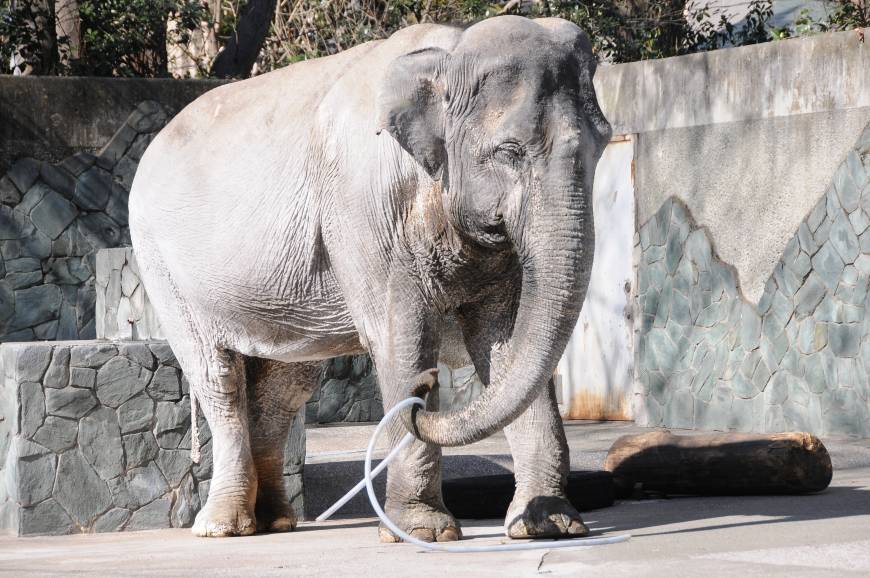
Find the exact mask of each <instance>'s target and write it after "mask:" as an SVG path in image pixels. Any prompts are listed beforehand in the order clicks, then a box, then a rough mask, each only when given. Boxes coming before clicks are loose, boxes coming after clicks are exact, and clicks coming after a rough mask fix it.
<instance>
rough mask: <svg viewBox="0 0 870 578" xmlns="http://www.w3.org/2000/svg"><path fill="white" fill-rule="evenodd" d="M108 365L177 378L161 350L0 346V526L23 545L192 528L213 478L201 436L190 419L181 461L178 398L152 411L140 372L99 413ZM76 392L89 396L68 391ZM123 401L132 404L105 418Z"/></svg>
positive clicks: (291, 459) (186, 414) (300, 440)
mask: <svg viewBox="0 0 870 578" xmlns="http://www.w3.org/2000/svg"><path fill="white" fill-rule="evenodd" d="M128 345H136V346H137V347H135V348H133V349H130V348H128V347H127V346H128ZM115 360H120V362H121V363H122V364H123V365H124V367H126V368H129V367H131V366H136V367H139V368H140V369H142V370H143V371H149V373H150V370H146V369H144V368H143V367H142V366H141V365H139V362H143V363H149V364H153V365H152V367H153V368H154V372H155V373H158V372H161V370H162V372H163V373H167V371H169V370H171V371H172V372H175V371H177V368H176V367H175V365H174V364H177V362H176V361H175V358H174V356H173V355H172V353H171V350H170V349H169V348H168V347H167V346H166V344H165V343H162V342H142V343H138V344H112V343H104V342H103V343H101V342H95V343H85V342H57V343H21V344H18V343H16V344H3V345H2V346H0V362H2V366H0V377H2V381H0V416H2V417H3V419H0V427H4V426H5V424H8V426H5V427H6V430H4V431H5V432H7V433H6V434H5V435H0V464H2V466H3V472H2V475H0V510H2V511H3V512H4V514H3V515H2V516H0V521H2V522H3V523H5V524H6V526H7V527H8V529H10V530H12V531H13V532H15V533H17V534H19V535H32V534H46V533H77V532H107V531H120V530H125V529H126V530H129V529H132V528H139V529H146V528H155V527H169V526H170V525H171V526H174V527H180V526H188V525H190V524H191V523H192V522H193V519H194V517H195V515H196V512H197V511H198V509H199V508H200V506H201V504H202V500H203V499H204V497H205V496H206V495H207V492H208V486H209V483H208V482H209V479H210V477H211V473H212V465H211V464H212V457H211V441H210V432H209V430H208V427H207V426H206V424H205V422H204V421H202V416H200V419H201V421H200V427H201V439H202V440H203V442H204V443H203V445H202V452H203V453H202V459H201V461H200V463H199V464H197V465H195V466H194V465H193V464H191V461H190V456H189V453H188V448H189V447H190V409H189V403H190V400H189V397H187V396H186V395H185V396H181V397H178V399H175V400H162V399H161V400H159V401H155V400H153V399H152V398H151V397H150V396H149V392H148V390H147V389H146V386H145V385H143V384H142V382H141V380H140V379H139V376H140V374H139V372H138V371H137V372H133V371H130V372H129V375H128V377H129V379H126V386H124V384H122V383H119V384H118V385H113V386H111V388H110V391H111V392H123V395H120V394H118V395H114V393H113V394H112V395H104V396H103V399H104V401H106V402H107V403H103V402H101V401H100V399H99V398H98V397H97V393H99V392H100V389H101V387H100V384H102V385H103V388H104V390H103V393H104V394H106V393H107V392H106V390H105V387H106V384H107V383H108V382H107V381H105V380H104V381H102V382H101V381H100V380H99V379H98V378H97V379H96V380H95V376H98V374H99V372H100V371H102V370H104V369H105V368H106V367H109V370H108V371H109V372H110V373H117V371H118V369H117V367H115V366H118V362H116V361H115ZM164 362H168V363H172V364H173V365H168V364H167V363H164ZM81 366H87V367H81ZM63 367H69V373H70V375H69V378H68V379H69V381H70V383H71V384H70V385H67V384H65V383H64V371H63V370H62V369H59V368H63ZM119 367H120V366H119ZM22 377H24V378H26V379H27V380H28V381H24V380H22ZM46 380H47V381H48V382H50V383H51V385H52V387H48V385H47V384H46V383H45V381H46ZM95 381H96V383H95ZM119 381H121V382H123V381H125V380H123V379H120V378H119ZM58 384H61V385H62V387H57V386H58ZM82 384H85V385H88V386H87V387H77V385H82ZM130 384H132V385H130ZM137 390H138V391H137ZM130 391H137V392H136V393H135V394H134V395H133V396H132V397H131V398H130V399H126V400H124V402H123V403H121V404H120V406H119V407H117V409H116V408H115V407H113V405H115V403H116V402H118V401H119V400H120V399H122V398H124V397H126V395H127V393H128V392H130ZM43 397H44V399H45V402H44V414H43V412H42V411H40V410H41V409H42V398H43ZM158 397H159V396H158ZM304 431H305V430H304V425H303V421H302V419H301V417H300V418H297V420H296V422H294V425H293V427H292V428H291V434H290V438H289V439H288V442H287V446H286V448H285V449H286V451H288V452H289V453H288V455H287V456H286V459H285V464H284V469H285V478H287V479H288V480H291V479H292V481H293V483H294V484H297V485H298V484H301V472H302V467H303V464H304V451H305V450H304V447H305V445H304ZM0 434H3V431H0ZM28 437H29V439H28ZM182 446H183V447H182ZM296 454H298V455H296ZM298 493H299V494H300V495H299V496H296V504H297V505H300V507H301V501H300V500H301V486H300V491H299V492H298ZM300 514H301V512H300Z"/></svg>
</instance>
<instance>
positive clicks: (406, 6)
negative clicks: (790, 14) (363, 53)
mask: <svg viewBox="0 0 870 578" xmlns="http://www.w3.org/2000/svg"><path fill="white" fill-rule="evenodd" d="M245 2H246V0H221V1H220V2H217V3H216V2H214V0H211V1H210V2H206V0H79V3H78V5H79V17H80V25H81V26H80V28H81V38H80V42H75V43H71V42H70V39H68V38H57V39H56V40H55V39H54V38H53V27H49V26H47V23H48V22H51V21H52V20H53V19H54V13H53V11H48V10H47V9H46V8H45V7H46V6H48V5H49V4H47V3H45V2H43V1H41V0H18V1H15V0H0V72H10V71H11V69H12V67H11V66H10V62H11V61H12V60H13V59H14V60H15V62H16V64H17V65H18V67H19V68H21V69H23V68H26V67H29V68H30V69H32V70H34V72H36V73H60V74H77V75H95V76H167V75H168V74H169V72H168V70H167V45H169V46H173V47H176V48H179V47H180V48H181V50H182V52H185V47H186V45H187V44H188V41H189V40H191V37H192V36H193V35H194V34H198V35H199V38H200V42H201V39H202V35H203V33H204V31H205V34H213V36H212V38H216V40H217V45H218V46H220V45H224V44H225V43H226V40H227V39H228V38H230V37H231V36H232V35H234V34H235V29H236V25H237V23H238V18H239V14H240V11H241V9H242V7H243V6H244V5H245ZM704 2H707V3H704ZM824 5H825V7H826V12H825V15H824V16H822V17H820V18H815V17H813V16H812V15H811V13H810V12H809V11H807V10H804V11H803V12H801V14H800V16H799V17H798V18H797V19H796V20H795V22H794V23H793V24H792V25H790V26H787V27H784V28H778V29H776V28H773V27H772V26H771V24H770V22H771V17H772V15H773V10H772V0H750V2H749V4H748V13H747V14H746V16H745V18H744V19H743V20H742V21H740V22H739V23H732V22H731V21H730V19H729V18H728V15H727V14H726V13H725V12H724V10H723V9H717V8H713V7H711V6H710V4H709V1H708V0H688V1H687V0H616V1H613V0H579V1H577V0H575V1H569V0H510V1H508V0H493V1H487V0H278V2H277V7H276V11H275V17H274V19H273V22H272V25H271V29H270V32H269V36H268V37H267V39H266V42H265V44H264V46H263V49H262V51H261V53H260V56H259V58H258V62H257V65H256V70H255V73H257V72H266V71H269V70H273V69H275V68H280V67H282V66H286V65H287V64H290V63H292V62H296V61H298V60H304V59H308V58H315V57H319V56H324V55H328V54H334V53H336V52H339V51H341V50H345V49H347V48H350V47H351V46H355V45H357V44H360V43H363V42H367V41H369V40H374V39H379V38H385V37H387V36H389V35H390V34H392V33H393V32H395V31H396V30H398V29H400V28H403V27H405V26H408V25H411V24H417V23H421V22H453V23H471V22H474V21H478V20H482V19H484V18H489V17H491V16H495V15H497V14H500V13H512V14H521V15H526V16H533V17H535V16H558V17H562V18H566V19H568V20H571V21H572V22H575V23H576V24H577V25H579V26H580V27H581V28H583V29H584V30H585V31H586V32H587V33H588V34H589V37H590V39H591V40H592V42H593V47H594V49H595V51H596V52H597V54H598V55H599V58H601V59H602V60H606V61H610V62H629V61H634V60H644V59H650V58H663V57H668V56H678V55H681V54H689V53H693V52H700V51H705V50H714V49H717V48H722V47H727V46H743V45H747V44H757V43H759V42H767V41H770V40H778V39H782V38H789V37H793V36H805V35H808V34H815V33H819V32H827V31H837V30H850V29H854V28H859V27H866V26H870V10H868V4H867V0H828V1H827V2H825V4H824ZM208 6H212V7H213V8H214V9H215V12H214V13H212V12H211V11H210V9H209V7H208ZM215 6H216V8H215ZM168 22H172V25H170V26H168V25H167V23H168ZM204 27H205V28H204ZM49 28H50V29H51V31H52V34H47V32H46V31H47V30H48V29H49ZM47 43H49V44H51V43H54V44H55V45H54V46H53V47H52V46H47ZM73 44H74V45H75V48H76V49H75V54H72V52H71V50H70V47H71V46H72V45H73ZM46 50H53V51H55V54H54V55H52V56H53V57H52V58H48V59H46V58H45V51H46ZM194 52H195V54H191V53H190V52H189V51H188V52H186V54H187V55H188V56H189V57H190V59H191V60H192V61H193V63H194V66H195V68H196V69H197V70H198V73H199V74H204V73H207V71H208V69H209V66H210V61H211V58H213V56H214V49H212V50H211V52H209V51H203V50H201V49H200V50H199V51H198V52H197V51H194ZM58 54H59V55H60V59H59V61H60V63H61V64H60V65H59V66H58V65H57V64H56V63H57V61H58V58H57V55H58ZM47 62H48V63H49V64H48V65H46V63H47ZM195 72H196V71H195ZM176 73H177V72H176Z"/></svg>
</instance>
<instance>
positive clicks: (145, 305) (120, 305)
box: [95, 247, 163, 340]
mask: <svg viewBox="0 0 870 578" xmlns="http://www.w3.org/2000/svg"><path fill="white" fill-rule="evenodd" d="M95 280H96V283H95V287H96V295H97V307H96V311H95V314H96V327H97V337H98V338H100V339H128V340H129V339H135V340H143V339H160V338H161V337H162V335H163V333H162V330H161V329H160V323H159V321H158V319H157V314H156V312H155V311H154V309H153V307H152V306H151V302H150V301H149V299H148V296H147V294H146V293H145V291H144V289H143V287H142V283H141V280H140V277H139V268H138V266H137V264H136V258H135V256H134V255H133V250H132V249H131V248H129V247H127V248H119V249H102V250H100V251H99V252H98V253H97V259H96V276H95Z"/></svg>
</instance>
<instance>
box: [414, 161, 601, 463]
mask: <svg viewBox="0 0 870 578" xmlns="http://www.w3.org/2000/svg"><path fill="white" fill-rule="evenodd" d="M596 160H597V159H596ZM592 166H593V167H594V166H595V165H594V163H593V164H592ZM575 179H576V176H575ZM578 180H580V181H581V182H583V180H585V179H578ZM574 182H575V183H576V181H574ZM584 184H588V185H590V186H589V190H584V189H581V188H580V187H579V186H578V185H577V184H574V185H572V186H571V187H570V190H567V191H566V190H564V188H563V190H562V191H559V190H556V191H553V190H550V191H548V195H547V198H546V199H543V198H541V196H540V190H538V191H537V193H538V194H535V193H532V195H531V196H530V198H529V199H527V206H526V207H524V208H523V211H522V213H523V214H524V215H525V217H524V219H523V223H521V224H519V225H518V226H516V227H515V228H514V230H515V231H516V232H517V233H516V234H513V235H511V237H512V239H513V241H514V244H515V247H516V250H517V254H518V256H519V258H520V260H521V263H522V278H523V281H522V295H521V296H520V301H519V306H518V309H517V313H516V318H515V321H514V324H513V330H512V333H511V337H510V340H509V343H508V344H507V345H508V350H507V354H506V355H505V356H504V357H503V358H502V359H503V360H504V363H503V364H500V366H499V367H493V370H496V371H495V372H491V373H490V379H491V383H490V385H489V387H487V388H486V389H485V390H484V392H483V394H482V395H481V396H480V397H479V398H478V399H476V400H474V401H473V402H471V403H470V404H469V405H468V406H466V407H464V408H462V409H459V410H456V411H450V412H439V413H433V412H427V411H415V412H408V413H407V414H406V415H405V420H406V426H408V429H409V430H410V431H412V432H413V433H414V434H415V435H417V437H418V438H420V439H421V440H423V441H426V442H430V443H435V444H438V445H441V446H457V445H464V444H469V443H473V442H476V441H478V440H481V439H483V438H485V437H487V436H489V435H491V434H493V433H495V432H497V431H499V430H500V429H502V428H504V427H505V426H506V425H507V424H509V423H510V422H512V421H513V420H515V419H516V418H517V417H519V415H520V414H521V413H522V412H523V411H525V410H526V408H527V407H528V406H529V405H530V404H531V403H532V401H533V400H534V399H535V397H536V396H538V394H539V393H540V392H541V391H542V390H543V388H544V387H546V386H547V382H548V380H549V379H550V378H551V377H552V373H553V370H554V369H555V367H556V364H557V363H558V361H559V358H560V357H561V355H562V353H563V351H564V349H565V346H566V344H567V343H568V339H569V338H570V336H571V332H572V331H573V329H574V326H575V324H576V323H577V318H578V316H579V314H580V308H581V307H582V305H583V299H584V297H585V293H586V287H587V285H588V282H589V275H590V273H591V269H592V255H593V251H594V226H593V216H592V198H591V197H592V195H591V178H590V179H588V180H587V181H586V183H584ZM554 192H555V193H556V194H552V193H554ZM559 193H561V194H559Z"/></svg>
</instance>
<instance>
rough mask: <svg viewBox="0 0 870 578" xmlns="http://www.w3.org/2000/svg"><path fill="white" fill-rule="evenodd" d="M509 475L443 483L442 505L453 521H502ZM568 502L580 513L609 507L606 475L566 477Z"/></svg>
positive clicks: (609, 481) (510, 494) (610, 488)
mask: <svg viewBox="0 0 870 578" xmlns="http://www.w3.org/2000/svg"><path fill="white" fill-rule="evenodd" d="M514 487H515V482H514V476H513V474H500V475H495V476H475V477H470V478H457V479H453V480H444V481H443V482H442V483H441V489H442V494H443V495H444V504H445V505H446V506H447V509H448V510H450V512H452V513H453V515H454V516H456V517H457V518H469V519H473V520H484V519H492V518H504V516H505V514H507V509H508V506H510V503H511V500H512V499H513V497H514ZM567 494H568V501H570V502H571V504H572V505H573V506H574V507H575V508H577V510H578V511H580V512H585V511H588V510H594V509H596V508H605V507H607V506H612V505H613V477H612V476H611V474H610V472H571V473H570V474H568V487H567Z"/></svg>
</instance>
